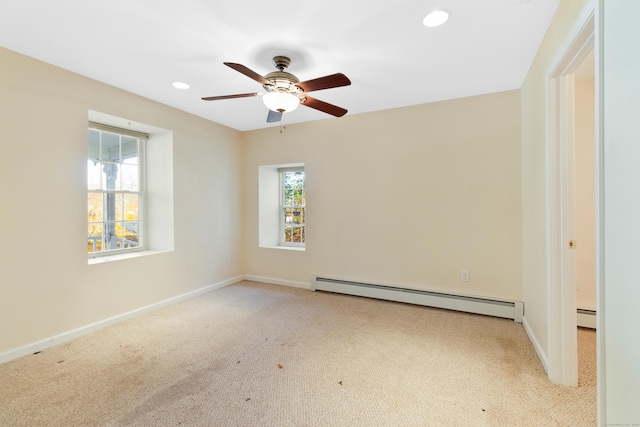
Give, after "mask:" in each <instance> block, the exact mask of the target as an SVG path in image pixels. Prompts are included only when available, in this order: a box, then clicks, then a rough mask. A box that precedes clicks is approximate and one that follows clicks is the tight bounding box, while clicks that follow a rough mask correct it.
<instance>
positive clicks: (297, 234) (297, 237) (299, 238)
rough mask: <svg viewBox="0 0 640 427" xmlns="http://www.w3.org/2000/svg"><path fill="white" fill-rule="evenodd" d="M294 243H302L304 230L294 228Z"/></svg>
mask: <svg viewBox="0 0 640 427" xmlns="http://www.w3.org/2000/svg"><path fill="white" fill-rule="evenodd" d="M293 241H294V242H296V243H302V242H303V240H302V228H301V227H294V228H293Z"/></svg>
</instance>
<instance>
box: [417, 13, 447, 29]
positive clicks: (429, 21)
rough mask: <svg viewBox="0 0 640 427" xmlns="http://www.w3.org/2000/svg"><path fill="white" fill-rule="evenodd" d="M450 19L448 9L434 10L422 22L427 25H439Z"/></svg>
mask: <svg viewBox="0 0 640 427" xmlns="http://www.w3.org/2000/svg"><path fill="white" fill-rule="evenodd" d="M448 20H449V12H447V11H446V10H434V11H433V12H431V13H429V14H428V15H427V16H425V17H424V20H423V21H422V23H423V24H424V25H425V26H427V27H439V26H440V25H442V24H444V23H445V22H447V21H448Z"/></svg>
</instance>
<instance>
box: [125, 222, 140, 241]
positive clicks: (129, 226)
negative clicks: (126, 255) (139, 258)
mask: <svg viewBox="0 0 640 427" xmlns="http://www.w3.org/2000/svg"><path fill="white" fill-rule="evenodd" d="M139 228H140V223H139V222H138V221H131V222H125V223H124V239H125V247H127V248H136V247H138V245H139Z"/></svg>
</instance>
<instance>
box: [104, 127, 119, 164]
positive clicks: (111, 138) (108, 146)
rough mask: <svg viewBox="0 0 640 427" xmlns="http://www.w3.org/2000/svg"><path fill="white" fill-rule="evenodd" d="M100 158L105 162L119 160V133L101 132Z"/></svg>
mask: <svg viewBox="0 0 640 427" xmlns="http://www.w3.org/2000/svg"><path fill="white" fill-rule="evenodd" d="M100 154H101V158H100V160H103V161H107V162H119V161H120V135H117V134H115V133H109V132H102V151H101V153H100Z"/></svg>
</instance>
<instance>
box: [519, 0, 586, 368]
mask: <svg viewBox="0 0 640 427" xmlns="http://www.w3.org/2000/svg"><path fill="white" fill-rule="evenodd" d="M588 1H589V0H572V1H567V0H565V1H562V2H560V4H559V5H558V9H557V10H556V14H555V15H554V17H553V20H552V21H551V24H550V25H549V29H548V30H547V33H546V34H545V37H544V39H543V41H542V43H541V45H540V48H539V49H538V53H537V54H536V57H535V59H534V61H533V63H532V64H531V67H530V69H529V72H528V73H527V76H526V78H525V80H524V82H523V84H522V88H521V108H522V138H521V139H522V151H521V154H522V159H521V162H522V293H523V300H524V306H525V317H524V322H523V323H524V324H525V327H526V328H527V331H528V333H529V334H530V337H531V338H532V341H534V344H535V345H536V349H537V350H538V352H540V353H541V354H540V356H541V358H542V359H543V361H544V360H545V359H546V358H547V355H548V340H549V336H548V333H547V328H548V304H549V295H548V292H547V211H548V209H549V206H548V202H547V185H548V182H547V152H546V138H547V111H546V96H547V92H548V91H547V88H546V84H547V76H546V73H547V71H548V69H549V67H550V66H551V64H552V61H553V60H554V59H555V58H556V56H557V55H558V54H559V51H560V49H562V47H563V45H564V44H565V43H566V42H567V40H566V39H567V37H568V36H569V33H570V31H571V29H572V27H573V25H574V24H575V23H576V21H577V20H578V18H579V16H580V13H581V12H582V10H583V9H584V7H585V5H586V4H587V3H588Z"/></svg>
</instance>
